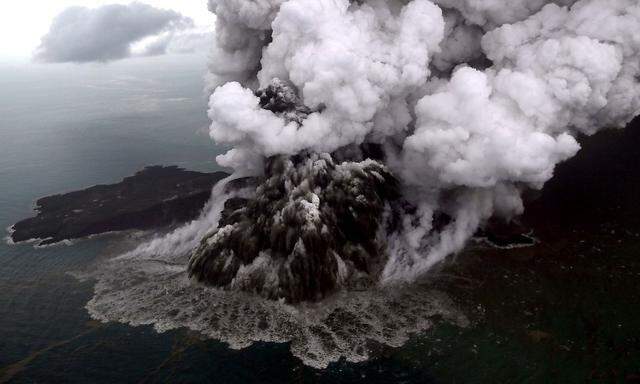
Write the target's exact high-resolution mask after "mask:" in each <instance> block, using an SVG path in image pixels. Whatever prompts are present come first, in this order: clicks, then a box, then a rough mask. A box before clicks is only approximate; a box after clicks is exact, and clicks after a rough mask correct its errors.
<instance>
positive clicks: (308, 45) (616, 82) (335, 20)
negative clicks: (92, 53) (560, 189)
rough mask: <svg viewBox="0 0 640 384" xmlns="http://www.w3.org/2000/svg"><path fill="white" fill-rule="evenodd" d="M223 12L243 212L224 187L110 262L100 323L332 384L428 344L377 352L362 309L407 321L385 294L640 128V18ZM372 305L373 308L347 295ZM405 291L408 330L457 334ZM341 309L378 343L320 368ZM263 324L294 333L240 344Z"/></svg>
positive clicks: (255, 5)
mask: <svg viewBox="0 0 640 384" xmlns="http://www.w3.org/2000/svg"><path fill="white" fill-rule="evenodd" d="M209 8H210V10H211V11H212V12H214V13H215V14H216V15H217V24H216V29H217V30H216V42H215V45H214V47H213V52H212V55H211V63H210V73H209V75H208V82H209V89H210V92H211V98H210V102H209V116H210V118H211V120H212V124H211V137H212V138H213V139H214V140H215V141H216V142H217V143H219V144H226V145H230V146H232V147H233V149H232V150H230V151H229V152H228V153H226V154H225V155H222V156H220V157H219V158H218V159H217V160H218V162H219V163H220V164H221V165H224V166H228V167H231V168H233V169H235V170H236V172H237V173H236V174H237V175H243V176H246V175H249V176H251V178H250V179H247V180H250V181H248V182H246V183H244V184H243V183H240V184H242V185H241V186H239V187H237V188H228V187H227V188H226V191H227V192H228V193H232V194H234V197H233V198H232V199H226V197H225V196H224V193H222V192H223V190H224V189H220V188H224V187H219V189H220V190H218V191H214V196H213V202H212V203H211V204H210V205H209V206H208V208H207V209H206V210H205V212H204V213H203V216H202V218H201V219H200V220H197V221H195V222H194V223H192V224H190V225H189V226H187V227H185V228H182V229H179V230H177V231H176V232H174V233H172V234H170V235H169V236H167V237H165V238H162V239H157V240H155V241H153V242H151V243H149V244H146V245H143V246H141V247H140V248H139V249H137V250H136V251H134V252H133V253H131V254H128V255H125V256H122V257H120V258H119V259H116V260H114V261H113V263H112V264H111V267H109V268H111V269H109V268H107V269H108V270H109V271H111V272H108V271H107V272H104V274H103V275H102V276H101V277H100V280H99V283H98V286H97V289H96V297H95V298H94V299H93V300H92V302H91V303H90V304H89V308H90V310H91V312H92V314H93V315H94V316H96V317H98V318H101V319H111V320H122V321H127V322H131V323H134V324H138V323H156V326H157V327H158V328H160V329H163V328H167V327H169V328H170V327H174V326H180V325H183V326H188V327H190V328H192V329H196V330H199V331H202V332H203V333H205V334H208V335H211V336H213V337H217V338H221V339H223V340H226V341H229V342H230V343H231V344H232V345H239V346H241V345H245V344H246V343H247V342H249V341H250V340H254V341H255V340H271V341H285V340H293V344H292V348H293V350H294V353H296V355H297V356H300V357H301V358H303V359H306V360H307V361H310V362H311V364H314V365H317V366H322V365H325V364H326V362H328V361H332V360H335V359H336V358H337V357H336V356H338V357H339V356H340V355H343V356H347V357H348V358H350V359H352V360H358V358H364V355H365V354H363V353H359V352H355V351H356V350H358V348H361V347H362V345H363V344H362V343H361V342H360V341H361V340H362V338H366V337H370V338H372V339H375V340H378V341H381V342H386V343H389V344H394V343H395V344H397V343H398V342H399V340H401V339H402V338H403V337H405V336H406V333H405V332H413V331H418V330H421V329H425V328H426V326H425V325H424V324H423V325H418V324H417V323H416V322H412V321H404V320H398V321H399V323H400V324H401V325H400V326H399V328H402V327H405V329H404V330H400V329H396V330H395V331H394V332H397V334H395V336H390V337H386V336H380V335H382V334H384V332H379V331H378V330H380V329H386V328H385V327H386V326H385V325H381V324H383V323H385V321H386V320H381V319H380V318H379V317H376V315H372V314H375V313H377V312H380V311H377V310H376V309H375V308H363V306H364V305H365V303H368V302H370V303H372V304H371V305H374V304H375V303H376V302H378V303H390V302H396V301H397V300H396V299H397V298H394V297H393V295H394V294H391V293H389V292H390V291H388V290H387V289H388V288H385V287H388V286H395V285H397V283H399V282H403V283H406V282H412V281H415V280H416V279H417V278H418V277H420V276H421V275H423V274H424V273H425V272H427V271H428V270H429V269H430V268H431V267H433V266H434V265H435V264H437V263H438V262H440V261H442V260H443V259H444V258H446V257H447V256H448V255H451V254H454V253H456V252H458V251H460V250H461V249H462V248H463V247H464V246H465V244H466V242H467V241H468V240H469V238H470V237H471V236H472V235H473V234H474V233H475V232H476V231H477V230H478V229H480V228H481V227H482V225H483V224H484V223H485V222H486V221H487V220H488V219H490V218H492V217H497V218H502V219H505V220H509V219H511V218H513V217H515V216H517V215H519V214H521V213H522V211H523V202H522V199H521V194H522V192H524V191H525V190H527V189H540V188H542V187H543V186H544V184H545V182H546V181H548V180H549V179H550V178H551V177H552V176H553V171H554V168H555V166H556V165H557V164H559V163H560V162H562V161H564V160H566V159H568V158H570V157H572V156H574V155H575V154H576V153H577V151H578V150H579V149H580V147H579V145H578V142H577V141H576V139H575V137H576V136H578V135H579V134H587V135H590V134H593V133H595V132H596V131H597V130H598V129H603V128H614V127H623V126H624V125H625V124H626V123H627V122H629V121H630V120H631V119H632V118H633V117H634V116H636V115H637V114H638V113H640V82H639V80H640V34H638V31H639V30H640V4H638V2H637V1H636V0H580V1H573V0H557V1H545V0H533V1H531V0H513V1H494V0H461V1H457V0H456V1H453V0H434V1H428V0H412V1H408V0H407V1H400V0H388V1H383V0H360V1H348V0H265V1H260V2H255V1H249V0H210V1H209ZM232 184H233V183H232ZM218 223H219V224H220V225H218ZM194 249H195V251H194V252H193V253H192V254H191V255H190V253H191V251H192V250H194ZM187 264H188V267H187ZM127 271H129V272H127ZM128 273H130V274H128ZM187 273H188V274H189V275H191V276H193V277H194V278H195V279H193V280H188V279H187V277H186V276H187ZM134 276H136V278H134ZM129 277H130V278H131V279H130V282H131V284H132V285H130V286H129V285H128V283H126V282H127V281H128V280H127V279H128V278H129ZM194 280H198V281H200V282H203V283H206V285H200V284H198V283H197V282H196V281H194ZM140 281H142V282H140ZM134 282H135V284H134ZM363 286H366V287H368V288H369V292H362V291H360V292H359V293H353V292H351V293H350V294H351V295H352V296H349V294H348V293H344V292H343V293H340V294H336V292H339V291H340V289H346V290H347V291H348V290H349V289H350V288H353V287H357V288H358V289H361V288H362V287H363ZM167 287H170V288H167ZM214 287H219V288H223V290H217V289H215V288H214ZM163 289H170V290H172V292H173V293H174V294H173V296H174V297H173V298H171V299H167V298H166V297H165V293H164V291H163ZM403 289H405V288H400V291H398V293H395V294H396V295H402V293H399V292H405V293H404V294H406V295H407V296H406V297H404V298H403V300H407V302H411V303H413V305H414V307H413V308H409V307H405V308H404V309H399V310H398V312H397V316H399V317H402V318H404V319H410V318H414V317H415V316H416V315H417V314H421V315H419V316H422V318H428V317H429V316H430V315H433V314H436V313H444V314H449V315H450V318H453V319H459V318H460V317H459V316H458V315H451V314H455V313H456V311H455V309H453V307H452V306H451V305H450V303H448V301H447V300H446V299H445V298H442V297H441V296H440V295H439V294H437V293H433V292H420V293H416V292H419V290H417V291H416V290H413V291H411V290H410V291H403ZM235 291H244V292H249V293H252V294H258V296H263V297H266V298H269V299H283V300H284V301H286V302H289V303H295V302H301V301H310V300H311V301H313V300H319V299H322V298H327V297H329V299H327V300H329V301H330V302H331V303H333V304H332V305H334V307H331V305H329V306H328V307H327V308H330V309H327V312H326V313H325V312H323V313H324V315H323V314H320V313H319V312H318V311H317V310H316V311H315V312H314V311H312V312H313V313H315V315H314V316H311V317H313V318H314V319H316V320H313V321H311V320H309V317H308V316H307V315H300V313H308V312H305V311H306V309H304V310H303V309H300V308H307V307H305V306H308V305H311V304H303V305H301V306H299V307H292V306H287V305H286V304H284V303H282V302H270V301H263V300H261V299H258V297H257V296H256V295H249V296H245V295H244V294H241V293H234V292H235ZM383 292H384V293H383ZM408 292H413V293H408ZM331 295H333V296H331ZM344 295H347V296H348V298H344V297H343V296H344ZM338 297H343V299H338ZM163 300H169V301H168V302H165V301H163ZM341 300H342V303H343V304H344V308H350V309H344V310H345V311H348V312H349V313H351V314H352V315H353V316H355V317H356V318H358V319H360V320H361V321H363V322H365V323H367V324H369V325H367V327H364V328H363V329H366V330H361V331H357V330H354V331H353V332H334V331H335V330H332V331H330V332H329V333H328V334H329V335H330V336H327V337H328V339H327V340H329V339H330V340H332V341H331V342H332V343H333V344H335V345H337V346H338V347H335V348H333V349H331V348H328V347H327V349H322V350H323V351H326V350H332V351H333V352H330V353H329V352H322V353H315V356H316V358H314V357H309V356H311V355H309V354H307V352H308V351H311V350H313V349H314V347H313V345H315V346H317V345H324V346H326V345H325V344H322V341H321V340H320V339H322V337H320V339H318V338H317V337H319V336H317V335H319V334H316V336H314V337H303V336H300V335H303V334H304V335H308V332H311V331H309V330H310V329H314V327H316V326H319V327H320V328H322V329H324V330H326V329H331V326H330V325H327V323H326V321H328V320H327V319H330V318H332V316H331V315H328V313H329V312H331V311H341V309H340V308H341V306H340V305H339V304H336V303H338V302H340V301H341ZM350 300H351V301H350ZM156 301H157V302H156ZM126 302H129V303H130V304H128V305H120V304H122V303H126ZM152 302H153V303H155V304H153V303H152ZM192 302H199V303H202V304H190V303H192ZM207 303H209V304H207ZM257 303H260V304H257ZM355 303H358V304H355ZM160 304H161V305H160ZM201 305H210V306H209V307H208V308H209V309H207V310H205V309H203V308H200V307H199V306H201ZM366 305H368V304H366ZM158 306H162V307H163V309H162V310H160V309H158V308H157V307H158ZM211 306H213V307H211ZM151 307H156V309H153V310H152V309H149V308H151ZM145 308H147V310H145ZM164 308H173V309H175V310H178V311H179V313H180V315H175V316H173V317H171V316H167V315H166V314H163V313H161V312H162V311H163V310H164ZM211 308H225V309H224V310H222V309H221V310H222V312H216V310H215V309H211ZM249 308H251V309H249ZM295 308H298V309H295ZM435 308H437V309H435ZM307 309H308V308H307ZM254 310H255V311H254ZM225 311H227V312H225ZM228 311H231V312H233V313H235V314H234V315H231V314H230V313H231V312H228ZM234 311H235V312H234ZM256 311H258V312H260V311H264V313H267V314H268V316H274V317H273V318H274V319H275V318H277V319H279V320H276V321H275V323H277V324H279V325H278V326H281V327H285V328H286V327H289V326H291V327H294V328H295V329H296V331H291V332H288V331H285V332H283V333H281V334H278V333H277V332H275V331H273V332H275V333H270V332H267V331H266V330H264V329H263V330H262V331H264V332H262V331H261V329H262V328H261V326H260V324H258V325H256V327H257V328H255V327H254V328H255V329H252V328H251V327H250V326H248V325H247V326H245V325H237V324H236V325H231V323H232V322H233V323H242V321H237V319H238V316H241V317H243V319H244V318H254V319H259V318H260V316H261V315H259V313H258V312H256ZM291 311H293V312H291ZM297 311H302V312H297ZM294 312H295V313H297V314H296V315H295V316H294V315H291V314H292V313H294ZM381 312H384V311H381ZM212 313H217V314H218V315H217V316H213V317H210V315H211V314H212ZM221 313H226V314H227V315H220V314H221ZM239 313H244V315H238V314H239ZM249 313H251V314H252V315H251V316H249V315H247V314H249ZM260 313H262V312H260ZM358 313H360V314H358ZM361 313H365V314H367V313H368V314H369V317H367V316H365V315H362V314H361ZM245 315H246V316H245ZM220 316H222V317H220ZM224 316H227V317H224ZM265 316H267V315H265ZM291 316H293V317H291ZM394 316H396V315H395V314H394ZM214 318H215V319H214ZM365 318H366V319H367V320H363V319H365ZM220 319H227V320H229V321H226V322H224V321H223V323H224V324H223V323H221V322H220ZM231 319H233V320H231ZM318 319H319V320H318ZM396 320H397V319H396ZM256 321H258V320H256ZM280 321H282V322H281V323H279V322H280ZM347 322H348V321H347ZM221 324H223V325H221ZM251 324H253V323H251ZM285 324H286V326H285ZM292 324H296V325H295V326H294V325H292ZM385 324H386V323H385ZM389 324H391V323H389ZM229 327H231V328H229ZM323 327H324V328H323ZM266 329H272V328H269V327H267V328H266ZM286 329H289V328H286ZM305 332H306V333H305ZM345 334H346V335H347V336H348V337H347V338H346V339H345V337H343V336H344V335H345ZM341 335H342V336H341ZM355 335H359V336H355ZM347 339H348V340H349V341H346V340H347ZM355 339H358V340H360V341H355V342H354V341H353V340H355ZM237 340H242V341H237ZM318 343H320V344H318ZM395 344H394V345H395ZM296 348H298V349H296ZM296 351H297V352H296ZM312 355H314V353H312ZM318 356H324V357H318Z"/></svg>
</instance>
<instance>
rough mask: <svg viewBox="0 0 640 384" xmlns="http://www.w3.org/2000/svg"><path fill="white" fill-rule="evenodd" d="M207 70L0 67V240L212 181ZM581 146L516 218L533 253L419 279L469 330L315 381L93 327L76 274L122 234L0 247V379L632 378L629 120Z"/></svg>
mask: <svg viewBox="0 0 640 384" xmlns="http://www.w3.org/2000/svg"><path fill="white" fill-rule="evenodd" d="M205 63H206V58H205V57H196V56H179V57H161V58H146V59H136V60H126V61H123V62H119V63H115V64H109V65H88V66H76V65H50V66H43V65H33V64H29V63H0V227H2V228H7V227H9V226H10V225H11V224H13V223H15V222H16V221H18V220H20V219H22V218H25V217H28V216H30V215H32V213H33V212H32V208H33V203H34V201H35V200H36V199H37V198H39V197H42V196H46V195H51V194H54V193H58V192H66V191H71V190H77V189H81V188H84V187H88V186H91V185H95V184H104V183H112V182H117V181H119V180H121V179H122V178H123V177H126V176H129V175H132V174H133V173H135V172H136V171H138V170H140V169H141V168H143V167H144V166H147V165H179V166H182V167H184V168H187V169H192V170H198V171H215V170H219V169H220V168H219V167H218V166H217V165H216V163H215V161H214V159H215V156H216V155H218V154H220V153H221V152H223V151H224V148H220V147H217V146H216V145H215V144H214V143H212V142H211V140H210V139H209V137H208V125H209V122H208V119H207V116H206V98H205V97H204V93H203V88H204V82H203V73H204V72H205ZM581 141H582V142H583V150H582V151H581V152H580V154H579V155H578V156H577V157H576V158H575V159H572V160H571V161H568V162H567V163H565V164H563V165H561V166H560V167H559V168H558V170H557V172H556V177H555V178H554V179H553V180H552V181H551V182H550V183H549V185H547V186H546V187H545V189H544V190H543V191H542V192H541V193H538V195H539V196H538V197H536V198H535V199H532V200H531V202H530V206H529V209H528V210H527V214H525V217H524V219H523V221H524V224H525V225H528V226H530V227H531V228H532V230H534V235H535V237H536V238H537V239H539V242H537V243H536V245H535V246H532V247H529V248H516V249H495V248H491V247H486V246H482V245H477V244H473V243H472V244H470V246H469V247H468V249H466V250H465V251H464V252H462V253H461V254H460V255H458V256H456V257H452V258H450V259H449V262H448V263H446V264H445V265H443V266H441V267H440V268H438V269H436V270H435V271H433V273H432V274H431V275H430V276H429V277H428V278H427V279H425V281H422V282H420V284H419V285H420V286H421V287H425V289H428V290H431V289H432V288H433V289H437V290H439V291H442V292H444V293H446V294H447V295H448V297H450V298H451V299H452V300H453V302H455V304H456V306H458V307H460V308H461V310H462V311H463V312H464V314H465V315H467V316H468V317H469V320H470V325H469V326H467V327H462V328H461V327H458V326H457V325H455V324H452V323H451V322H442V323H438V322H437V321H436V320H434V322H435V323H436V325H435V326H434V327H433V328H430V329H429V330H428V331H425V332H420V333H418V334H416V335H413V336H412V337H411V338H410V339H409V340H407V341H406V343H405V344H404V345H403V346H401V347H388V346H381V345H371V346H370V349H371V351H372V352H371V353H370V355H371V359H369V360H368V361H363V362H359V363H350V362H347V361H345V360H340V361H338V362H334V363H331V364H330V365H329V366H328V368H326V369H315V368H312V367H310V366H308V365H305V364H304V363H303V362H302V361H301V360H300V359H298V358H297V357H295V356H294V355H293V354H292V352H291V350H292V348H293V347H295V345H293V344H295V343H280V344H278V343H265V342H257V343H254V344H252V345H251V346H249V347H247V348H244V349H239V350H236V349H231V348H229V346H228V345H227V344H225V343H223V342H219V341H216V340H212V339H208V338H205V337H203V336H202V334H200V333H197V332H194V331H189V330H187V329H184V328H178V329H174V330H171V331H167V332H164V333H158V332H156V330H155V329H154V328H153V327H152V326H150V325H149V326H135V327H134V326H129V325H125V324H121V323H116V322H110V323H102V322H99V321H96V320H94V319H92V318H91V317H90V316H89V312H88V311H87V309H86V308H85V306H86V305H87V303H88V302H89V301H90V300H91V299H92V298H94V297H95V296H94V288H95V284H96V282H95V281H94V280H92V279H90V278H89V279H79V278H78V273H77V272H78V271H90V270H92V269H95V268H98V266H99V265H102V264H103V263H104V262H105V261H106V260H108V259H110V258H112V257H113V256H114V255H118V254H120V253H121V252H123V251H125V250H129V249H131V248H132V247H133V246H134V245H135V244H136V241H137V240H136V238H135V236H133V235H131V234H115V235H107V236H100V237H96V238H92V239H86V240H81V241H77V242H74V243H73V245H71V246H56V247H48V248H34V247H33V246H32V245H31V244H20V245H8V244H7V243H6V242H5V241H2V242H0V383H4V382H11V383H121V382H122V383H140V382H168V383H200V382H203V383H233V384H241V383H368V384H372V383H432V382H437V383H440V382H441V383H449V382H451V383H507V382H509V383H552V382H553V383H555V382H562V383H585V382H598V383H600V382H613V383H619V382H620V383H626V382H638V381H640V358H639V357H640V313H639V312H638V308H640V291H639V290H638V286H639V285H640V256H639V255H640V219H639V218H640V205H638V204H637V197H638V196H640V152H638V151H637V148H638V146H640V119H636V120H635V122H633V123H631V124H630V125H629V127H628V128H627V129H626V130H625V131H608V132H604V133H602V134H598V135H596V136H595V137H593V138H589V139H587V138H581ZM3 236H4V234H3ZM151 276H152V275H151ZM115 280H116V281H117V279H115ZM147 282H148V283H153V281H147ZM161 283H162V282H160V283H159V284H161ZM118 292H119V291H118V290H115V293H118ZM122 292H126V291H122ZM143 298H144V297H143ZM178 298H179V297H178ZM136 300H138V301H133V300H132V303H133V304H135V305H141V306H144V305H145V302H144V300H142V301H140V297H137V298H136ZM123 303H124V304H126V297H125V301H123ZM174 304H175V303H174ZM404 304H406V303H404ZM405 307H406V305H405ZM134 308H135V307H134ZM119 309H122V311H123V312H126V310H127V309H128V308H126V305H123V308H115V309H114V312H118V310H119ZM129 309H130V308H129ZM163 309H164V308H159V309H157V310H156V309H155V308H144V315H145V316H149V314H153V313H162V312H163ZM386 310H387V311H389V312H395V311H396V309H395V308H392V307H389V308H388V309H386ZM214 312H215V311H214ZM379 312H385V309H382V310H379ZM363 315H367V314H363ZM382 315H384V313H382ZM106 317H107V318H108V317H109V316H106ZM146 320H148V319H146ZM238 325H239V328H240V329H242V328H243V325H242V324H238ZM244 328H247V327H246V326H245V327H244ZM298 347H299V346H298Z"/></svg>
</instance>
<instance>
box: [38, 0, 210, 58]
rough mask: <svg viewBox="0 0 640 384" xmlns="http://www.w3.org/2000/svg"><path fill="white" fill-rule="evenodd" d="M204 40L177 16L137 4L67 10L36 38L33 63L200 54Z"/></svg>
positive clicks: (189, 21) (187, 19)
mask: <svg viewBox="0 0 640 384" xmlns="http://www.w3.org/2000/svg"><path fill="white" fill-rule="evenodd" d="M208 35H209V34H208V33H207V34H205V31H202V30H199V29H198V28H195V27H194V23H193V20H191V19H190V18H188V17H186V16H183V15H181V14H180V13H178V12H175V11H172V10H165V9H159V8H155V7H152V6H150V5H147V4H143V3H139V2H133V3H131V4H128V5H122V4H110V5H104V6H101V7H98V8H86V7H69V8H67V9H65V10H64V11H62V13H60V14H59V15H58V16H57V17H56V18H55V19H54V21H53V23H52V25H51V27H50V29H49V32H48V33H47V34H46V35H45V36H43V37H42V41H41V44H40V46H39V47H38V48H37V50H36V52H35V59H36V60H38V61H42V62H53V63H62V62H74V63H84V62H107V61H112V60H119V59H124V58H127V57H131V56H151V55H160V54H165V53H167V52H176V53H182V52H189V51H194V50H196V49H202V47H203V46H204V44H205V43H207V42H209V41H210V40H209V38H208Z"/></svg>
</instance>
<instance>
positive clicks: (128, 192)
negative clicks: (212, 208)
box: [11, 166, 228, 245]
mask: <svg viewBox="0 0 640 384" xmlns="http://www.w3.org/2000/svg"><path fill="white" fill-rule="evenodd" d="M227 176H228V174H226V173H224V172H214V173H200V172H193V171H186V170H184V169H181V168H178V167H175V166H172V167H162V166H153V167H147V168H145V169H144V170H142V171H140V172H138V173H136V174H135V175H134V176H130V177H127V178H125V179H124V180H122V181H121V182H119V183H117V184H111V185H96V186H93V187H90V188H87V189H84V190H81V191H75V192H70V193H66V194H62V195H54V196H48V197H44V198H41V199H39V200H38V201H37V202H36V210H37V211H38V215H37V216H36V217H32V218H29V219H26V220H22V221H20V222H18V223H17V224H15V225H14V226H13V233H12V234H11V238H12V240H13V241H15V242H21V241H27V240H32V239H42V240H41V241H40V244H41V245H46V244H52V243H56V242H60V241H62V240H66V239H75V238H80V237H85V236H89V235H95V234H99V233H105V232H111V231H122V230H128V229H149V228H156V227H161V226H165V225H170V224H174V223H179V222H184V221H187V220H190V219H193V218H195V217H196V216H197V215H198V213H199V212H200V210H201V209H202V207H203V206H204V204H205V203H206V202H207V200H208V199H209V197H210V195H211V188H212V187H213V185H214V184H216V183H217V182H218V181H220V180H221V179H223V178H225V177H227Z"/></svg>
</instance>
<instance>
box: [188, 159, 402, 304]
mask: <svg viewBox="0 0 640 384" xmlns="http://www.w3.org/2000/svg"><path fill="white" fill-rule="evenodd" d="M264 173H265V177H264V178H260V179H259V180H254V182H256V181H257V182H259V185H258V186H257V188H255V187H254V188H255V194H254V196H252V197H251V198H247V199H245V198H233V199H230V200H227V202H226V204H225V208H224V210H223V212H222V215H221V219H220V224H219V228H218V229H216V230H214V231H213V232H212V233H210V234H209V235H208V236H206V237H205V238H204V239H203V240H202V242H201V245H200V247H199V248H198V249H196V250H195V251H194V253H193V256H192V258H191V262H190V264H189V273H190V275H191V276H194V277H195V278H196V279H197V280H199V281H202V282H205V283H208V284H211V285H214V286H218V287H224V288H229V289H239V290H244V291H249V292H255V293H258V294H260V295H262V296H264V297H267V298H270V299H280V298H284V299H285V300H287V301H288V302H298V301H304V300H319V299H321V298H323V297H324V296H326V295H327V294H328V293H330V292H332V291H333V290H334V289H336V288H338V287H339V286H352V285H357V286H361V285H368V284H371V283H372V282H373V281H375V280H376V276H377V272H378V271H379V268H380V266H381V265H380V263H381V261H383V260H384V258H383V257H382V253H381V250H380V248H382V244H381V243H380V242H379V241H380V239H378V238H377V234H378V229H379V228H380V227H381V226H383V225H384V224H386V223H385V218H384V215H383V211H384V209H385V204H387V203H389V202H391V201H393V200H395V199H397V198H398V191H397V187H398V186H397V181H396V180H395V178H394V177H393V175H392V174H391V173H390V172H389V171H388V170H387V169H386V167H385V166H384V165H382V164H381V163H380V162H377V161H375V160H370V159H369V160H363V161H351V162H343V163H339V164H338V163H335V162H334V161H333V158H332V156H331V155H330V154H327V153H324V154H318V153H307V154H300V155H296V156H275V157H272V158H269V159H268V160H267V162H266V165H265V172H264ZM250 184H251V183H248V185H250ZM241 185H244V184H243V183H241Z"/></svg>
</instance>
